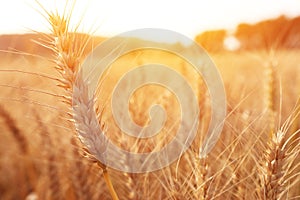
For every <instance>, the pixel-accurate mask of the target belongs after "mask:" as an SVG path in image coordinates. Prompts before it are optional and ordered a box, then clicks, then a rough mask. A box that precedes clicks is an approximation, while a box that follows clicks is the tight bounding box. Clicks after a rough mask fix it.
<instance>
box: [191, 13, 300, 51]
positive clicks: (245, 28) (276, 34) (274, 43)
mask: <svg viewBox="0 0 300 200" xmlns="http://www.w3.org/2000/svg"><path fill="white" fill-rule="evenodd" d="M228 36H231V37H235V38H236V39H237V41H238V42H239V48H238V50H257V49H265V48H267V49H270V48H276V49H278V48H280V49H297V48H300V16H299V17H295V18H287V17H286V16H279V17H278V18H276V19H269V20H264V21H261V22H258V23H256V24H246V23H242V24H239V25H238V26H237V27H236V30H235V31H234V33H232V34H228V31H227V30H225V29H219V30H209V31H205V32H203V33H201V34H199V35H197V36H196V38H195V41H196V42H197V43H199V44H200V45H202V46H203V48H205V49H206V50H207V51H210V52H216V51H223V50H226V47H225V45H224V41H225V39H226V38H227V37H228Z"/></svg>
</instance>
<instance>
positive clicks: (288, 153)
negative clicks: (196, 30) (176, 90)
mask: <svg viewBox="0 0 300 200" xmlns="http://www.w3.org/2000/svg"><path fill="white" fill-rule="evenodd" d="M46 16H47V17H48V19H49V22H50V23H49V25H45V26H49V27H50V28H51V29H52V33H51V34H43V33H36V34H27V35H3V36H0V47H1V51H0V58H1V59H0V88H1V89H0V91H1V93H0V131H1V132H0V134H1V141H0V174H1V176H0V199H3V200H8V199H26V200H34V199H112V198H113V199H116V198H117V197H112V196H113V195H112V191H111V188H110V187H109V184H108V182H107V180H106V177H105V176H102V175H103V172H104V173H105V172H106V171H107V172H108V173H109V176H110V177H109V180H110V181H111V183H112V185H113V188H114V190H115V193H116V195H117V196H118V198H119V199H268V200H269V199H270V200H273V199H274V200H275V199H300V162H299V159H300V155H299V153H300V143H299V140H300V117H299V114H300V103H299V95H300V76H299V75H300V62H299V56H300V46H299V44H300V42H299V41H300V40H299V35H300V31H299V25H300V24H299V18H295V19H287V18H285V17H280V18H277V19H274V20H269V21H264V22H261V23H258V24H256V25H245V24H243V25H240V26H239V27H238V31H237V33H236V38H238V39H239V40H240V42H241V45H240V48H239V49H237V50H235V51H229V50H226V49H225V48H224V46H223V45H220V44H223V43H222V42H223V40H224V38H225V35H224V32H223V31H210V32H209V31H208V32H205V33H202V34H200V35H198V37H196V38H195V40H196V41H197V42H198V43H199V44H201V45H202V46H203V47H204V48H205V49H206V50H207V51H208V52H209V54H210V56H211V58H212V59H213V61H214V62H215V63H216V66H217V67H218V69H219V70H220V73H221V76H222V78H223V81H224V85H225V89H226V94H227V116H226V121H225V125H224V129H223V131H222V135H221V138H220V139H219V141H218V143H217V145H216V147H215V148H214V149H213V151H212V152H210V153H209V154H208V156H207V157H205V158H201V159H200V158H199V156H198V154H199V145H200V144H201V143H202V140H203V138H204V137H205V135H204V134H205V133H206V130H207V128H208V124H209V121H210V116H211V109H210V105H209V99H210V96H209V94H208V92H207V88H206V86H205V83H204V81H203V79H202V77H201V76H196V75H195V72H194V71H193V68H192V66H190V64H189V63H187V62H186V61H184V60H183V59H182V58H179V57H176V56H175V55H172V54H168V53H166V52H163V51H151V50H140V51H135V52H132V53H130V54H127V55H124V56H122V57H120V58H119V59H118V60H117V61H116V62H114V63H113V65H112V67H111V70H110V71H109V72H107V76H106V77H105V79H103V80H102V84H101V86H99V88H98V91H97V102H96V103H97V104H96V108H97V112H98V114H99V116H100V118H99V119H97V120H98V121H99V123H100V125H101V127H105V128H106V130H107V135H108V136H109V137H110V138H111V139H112V140H114V142H115V143H116V144H118V145H119V146H120V147H122V148H124V149H129V150H131V151H135V152H149V151H152V150H154V149H155V148H157V146H163V145H164V143H165V142H168V141H169V140H171V139H172V138H167V139H166V137H165V136H164V134H167V133H172V132H174V130H175V129H176V128H177V126H178V124H177V122H178V121H177V119H178V116H179V115H180V110H179V108H178V102H177V101H176V99H175V97H174V96H172V94H171V93H170V92H168V91H167V90H165V89H164V88H159V87H157V86H156V87H154V86H149V87H145V88H141V89H140V90H141V91H137V92H136V93H134V94H133V96H132V98H131V100H130V104H129V111H130V114H131V116H132V119H133V120H134V121H135V122H136V123H137V124H139V125H145V124H147V120H149V119H148V115H147V109H148V108H149V107H150V106H151V105H152V104H153V102H155V103H159V104H162V105H163V106H164V108H165V110H166V113H167V114H168V120H167V122H166V127H164V129H163V131H162V133H161V134H160V135H161V137H157V138H155V139H153V140H152V141H151V142H150V143H147V142H145V141H140V140H136V139H133V138H130V137H127V136H124V133H122V132H121V131H120V130H119V128H118V127H117V126H116V124H115V122H114V120H113V117H112V113H111V109H110V103H109V102H110V98H111V97H110V95H111V94H110V92H111V90H112V89H111V88H112V87H113V86H114V85H115V84H116V81H117V80H118V79H119V78H120V76H121V75H122V74H123V73H124V72H125V71H128V70H130V69H131V67H132V66H137V65H142V64H146V63H148V62H157V63H163V64H166V65H168V66H172V67H173V68H174V69H176V70H177V71H178V72H180V73H181V74H182V76H184V77H185V78H186V79H187V80H189V83H190V84H191V86H192V88H193V90H194V91H196V93H197V98H198V102H199V107H200V110H201V114H200V116H199V127H198V134H197V137H196V139H195V141H194V143H193V144H192V145H191V147H190V148H189V149H188V151H187V152H185V153H184V154H183V155H182V157H181V158H180V159H178V161H176V162H175V163H173V164H172V165H170V166H168V167H166V168H163V169H161V170H158V171H155V172H149V173H142V174H131V173H124V172H120V171H117V170H114V169H110V168H106V167H103V166H101V164H100V167H99V163H98V164H97V161H96V160H95V159H94V158H92V157H91V156H89V155H88V154H89V153H90V152H87V151H86V148H85V146H84V144H82V143H81V142H80V141H79V140H78V138H77V131H76V129H75V126H74V119H73V116H72V114H71V113H72V110H71V104H70V97H71V93H72V83H73V82H72V81H74V75H76V73H77V72H78V68H80V63H81V62H82V61H83V59H84V58H85V57H86V55H87V54H88V53H89V52H90V51H91V50H92V48H93V47H95V46H96V45H97V44H99V43H101V42H102V41H104V40H105V38H100V37H93V36H91V35H87V34H81V33H75V32H76V30H74V29H71V28H69V27H68V20H69V18H70V17H72V16H69V15H63V14H60V15H57V14H56V13H52V12H49V13H48V15H47V14H46ZM262 27H264V29H262ZM283 27H284V28H283ZM266 30H267V31H268V34H264V33H266ZM251 31H252V32H251ZM253 32H255V33H256V34H258V35H254V34H253ZM276 33H279V34H276ZM255 38H256V39H255ZM64 39H65V40H64ZM132 42H143V41H141V40H139V39H132ZM166 45H167V44H166ZM174 45H177V46H176V48H178V49H180V48H183V47H182V46H181V45H180V44H174ZM72 56H73V57H72ZM141 78H142V77H141ZM66 80H69V81H70V82H68V81H66ZM171 136H172V134H171ZM162 138H163V139H166V141H161V139H162ZM148 142H149V141H148ZM124 167H126V166H124Z"/></svg>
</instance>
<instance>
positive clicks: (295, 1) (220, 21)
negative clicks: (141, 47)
mask: <svg viewBox="0 0 300 200" xmlns="http://www.w3.org/2000/svg"><path fill="white" fill-rule="evenodd" d="M39 2H41V3H42V4H43V5H44V6H45V7H46V8H47V10H53V9H56V8H57V9H58V10H62V9H63V7H64V5H65V2H66V0H39ZM36 9H39V7H38V6H37V4H36V2H35V0H6V1H2V2H1V6H0V34H1V33H22V32H28V29H33V30H37V31H46V30H47V28H48V26H47V24H46V21H45V19H44V18H43V17H41V15H40V14H39V13H38V12H37V11H36ZM281 14H285V15H288V16H292V17H293V16H297V15H300V1H299V0H247V1H246V0H205V1H204V0H180V1H179V0H178V1H176V0H149V1H145V0H127V1H125V0H106V1H102V0H77V2H76V6H75V11H74V17H73V20H74V22H78V20H79V19H80V18H83V22H82V24H83V25H84V27H83V28H82V29H83V31H86V32H88V30H90V29H91V28H92V30H94V29H95V28H97V27H99V28H98V31H97V34H99V35H102V36H112V35H116V34H119V33H122V32H125V31H129V30H132V29H137V28H164V29H169V30H173V31H177V32H179V33H181V34H184V35H186V36H188V37H190V38H191V39H193V38H194V37H195V35H196V34H198V33H200V32H201V31H203V30H206V29H217V28H229V29H233V28H234V27H235V25H237V24H238V23H240V22H257V21H260V20H261V19H266V18H275V17H277V16H279V15H281Z"/></svg>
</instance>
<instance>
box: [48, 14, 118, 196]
mask: <svg viewBox="0 0 300 200" xmlns="http://www.w3.org/2000/svg"><path fill="white" fill-rule="evenodd" d="M44 10H45V9H44ZM46 13H47V15H48V18H49V22H50V25H51V27H52V37H51V38H50V39H51V40H50V43H49V44H50V45H49V44H48V47H49V48H50V49H52V50H53V52H54V53H55V56H56V58H55V65H56V69H57V70H58V72H59V73H60V75H61V77H62V79H61V80H60V84H59V86H60V87H62V88H64V89H65V90H66V91H67V95H66V96H65V100H64V101H65V102H66V103H67V104H69V105H73V120H74V121H75V126H76V130H77V133H78V137H79V139H80V141H81V142H82V143H83V144H84V145H85V147H86V148H87V150H88V152H89V154H90V155H91V159H93V160H94V161H96V160H99V156H101V155H102V154H103V152H104V151H105V148H106V146H105V144H104V143H103V142H102V141H103V140H101V139H100V138H99V136H100V135H102V131H101V129H100V126H99V122H98V119H97V118H96V115H95V111H94V98H92V99H89V97H88V87H87V83H86V82H84V81H83V80H82V78H81V74H80V73H78V71H79V68H80V60H81V59H82V57H83V52H84V49H85V45H86V44H87V42H88V41H89V38H90V36H84V37H81V38H76V29H75V30H74V33H70V31H69V23H70V19H71V14H70V15H65V14H64V15H63V17H61V16H60V15H59V14H58V12H56V13H49V12H47V11H46ZM77 76H78V77H79V78H77ZM72 97H73V99H72ZM99 166H100V167H101V168H102V170H103V177H104V179H105V181H106V184H107V186H108V188H109V191H110V193H111V196H112V198H113V199H114V200H116V199H118V197H117V194H116V192H115V190H114V188H113V185H112V182H111V178H110V176H109V174H108V172H107V168H106V166H105V165H104V164H102V163H100V162H99Z"/></svg>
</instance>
